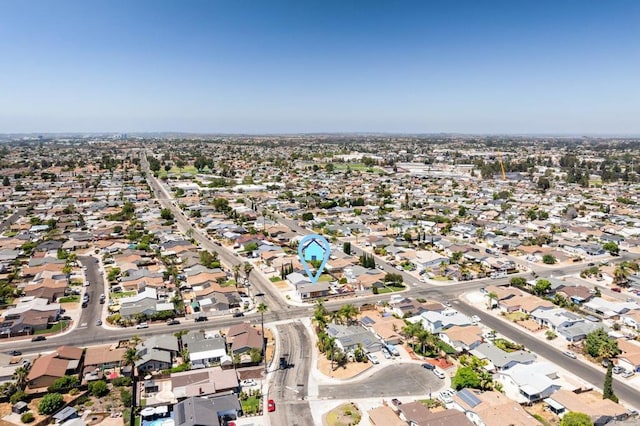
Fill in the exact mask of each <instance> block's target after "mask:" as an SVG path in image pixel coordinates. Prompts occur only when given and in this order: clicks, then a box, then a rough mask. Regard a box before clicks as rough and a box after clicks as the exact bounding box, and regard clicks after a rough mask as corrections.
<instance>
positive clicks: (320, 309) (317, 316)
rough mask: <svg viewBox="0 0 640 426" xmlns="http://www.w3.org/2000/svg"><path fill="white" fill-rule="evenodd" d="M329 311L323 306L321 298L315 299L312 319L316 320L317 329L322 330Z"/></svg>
mask: <svg viewBox="0 0 640 426" xmlns="http://www.w3.org/2000/svg"><path fill="white" fill-rule="evenodd" d="M328 314H329V312H328V311H327V308H325V307H324V303H322V300H318V301H316V308H315V309H314V311H313V320H314V321H315V322H316V327H317V329H318V330H324V328H325V326H326V325H327V315H328Z"/></svg>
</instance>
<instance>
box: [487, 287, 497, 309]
mask: <svg viewBox="0 0 640 426" xmlns="http://www.w3.org/2000/svg"><path fill="white" fill-rule="evenodd" d="M487 297H488V298H489V309H493V306H494V304H493V301H494V300H495V301H496V302H497V301H498V294H497V293H496V292H495V291H491V292H489V294H487Z"/></svg>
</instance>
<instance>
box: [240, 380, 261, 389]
mask: <svg viewBox="0 0 640 426" xmlns="http://www.w3.org/2000/svg"><path fill="white" fill-rule="evenodd" d="M257 385H258V383H257V382H256V381H255V380H253V379H247V380H243V381H242V382H240V386H242V387H245V388H246V387H249V386H257Z"/></svg>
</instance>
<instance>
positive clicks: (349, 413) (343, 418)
mask: <svg viewBox="0 0 640 426" xmlns="http://www.w3.org/2000/svg"><path fill="white" fill-rule="evenodd" d="M361 418H362V414H361V413H360V410H358V407H357V406H356V405H355V404H353V403H351V402H350V403H347V404H342V405H340V406H339V407H336V408H334V409H333V410H331V411H329V413H327V425H328V426H350V425H357V424H358V423H360V419H361Z"/></svg>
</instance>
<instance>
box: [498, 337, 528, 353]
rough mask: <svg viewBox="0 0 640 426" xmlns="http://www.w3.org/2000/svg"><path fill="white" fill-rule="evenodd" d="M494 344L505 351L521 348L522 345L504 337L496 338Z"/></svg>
mask: <svg viewBox="0 0 640 426" xmlns="http://www.w3.org/2000/svg"><path fill="white" fill-rule="evenodd" d="M494 345H495V346H496V348H499V349H502V350H503V351H505V352H515V351H517V350H520V349H522V345H519V344H517V343H512V342H510V341H508V340H505V339H496V341H495V342H494Z"/></svg>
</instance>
